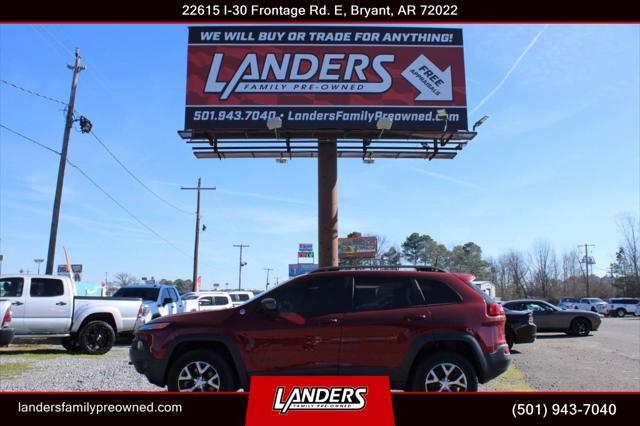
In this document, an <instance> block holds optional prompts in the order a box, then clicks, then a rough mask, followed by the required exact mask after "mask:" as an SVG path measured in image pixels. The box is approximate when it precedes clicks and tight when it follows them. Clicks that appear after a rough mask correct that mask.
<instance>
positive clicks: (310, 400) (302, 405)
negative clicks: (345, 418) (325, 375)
mask: <svg viewBox="0 0 640 426" xmlns="http://www.w3.org/2000/svg"><path fill="white" fill-rule="evenodd" d="M367 392H368V387H366V386H360V387H356V388H353V387H348V386H335V387H321V386H312V387H300V386H294V387H293V388H292V389H291V392H290V393H289V395H288V396H286V397H285V387H283V386H279V387H278V388H277V389H276V397H275V399H274V401H273V411H279V412H280V414H286V413H287V412H289V411H290V410H293V411H297V410H302V411H308V410H341V411H344V410H347V411H359V410H362V409H363V408H364V407H365V406H366V405H367V400H366V398H365V397H364V396H365V395H366V394H367Z"/></svg>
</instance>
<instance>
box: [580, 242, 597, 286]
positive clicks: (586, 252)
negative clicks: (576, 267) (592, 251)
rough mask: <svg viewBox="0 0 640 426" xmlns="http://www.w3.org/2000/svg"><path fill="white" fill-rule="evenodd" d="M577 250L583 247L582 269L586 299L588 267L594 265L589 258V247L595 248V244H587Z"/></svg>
mask: <svg viewBox="0 0 640 426" xmlns="http://www.w3.org/2000/svg"><path fill="white" fill-rule="evenodd" d="M578 247H579V248H582V247H584V268H585V272H586V273H585V274H584V277H585V284H586V287H587V288H586V290H587V297H590V294H589V265H592V264H594V263H595V262H593V261H592V260H591V259H590V258H589V247H595V244H587V243H584V244H583V245H579V246H578Z"/></svg>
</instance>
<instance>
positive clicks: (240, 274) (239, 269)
mask: <svg viewBox="0 0 640 426" xmlns="http://www.w3.org/2000/svg"><path fill="white" fill-rule="evenodd" d="M233 246H234V247H239V248H240V262H239V264H238V290H242V268H243V267H244V266H245V265H246V264H247V262H243V261H242V249H243V248H245V247H249V246H248V245H246V244H242V243H240V244H234V245H233Z"/></svg>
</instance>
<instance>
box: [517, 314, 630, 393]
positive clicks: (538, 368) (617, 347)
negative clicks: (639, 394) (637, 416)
mask: <svg viewBox="0 0 640 426" xmlns="http://www.w3.org/2000/svg"><path fill="white" fill-rule="evenodd" d="M513 349H514V366H515V367H516V368H517V370H518V371H519V372H520V373H521V374H522V376H523V380H524V381H525V382H526V383H527V384H528V385H529V386H531V387H532V388H534V389H538V390H545V391H640V317H625V318H603V321H602V325H601V326H600V329H599V330H598V331H595V332H593V333H591V335H589V336H587V337H570V336H567V335H566V334H564V333H542V334H539V335H538V337H537V339H536V341H535V343H533V344H526V345H516V346H514V348H513Z"/></svg>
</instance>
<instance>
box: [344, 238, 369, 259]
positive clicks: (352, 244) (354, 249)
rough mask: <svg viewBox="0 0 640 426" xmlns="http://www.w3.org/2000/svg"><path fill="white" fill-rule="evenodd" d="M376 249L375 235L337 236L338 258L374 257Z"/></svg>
mask: <svg viewBox="0 0 640 426" xmlns="http://www.w3.org/2000/svg"><path fill="white" fill-rule="evenodd" d="M377 251H378V239H377V238H376V237H354V238H338V257H339V258H340V259H352V258H374V257H376V253H377Z"/></svg>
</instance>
